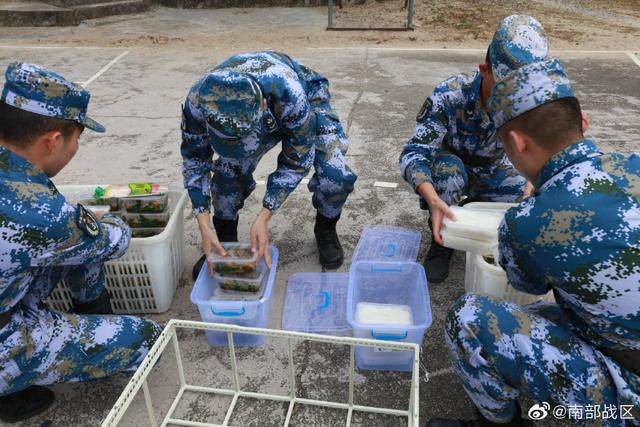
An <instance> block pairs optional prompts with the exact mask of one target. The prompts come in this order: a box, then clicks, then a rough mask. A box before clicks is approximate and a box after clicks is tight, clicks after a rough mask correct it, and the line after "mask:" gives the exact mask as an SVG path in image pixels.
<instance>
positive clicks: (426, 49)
mask: <svg viewBox="0 0 640 427" xmlns="http://www.w3.org/2000/svg"><path fill="white" fill-rule="evenodd" d="M306 49H307V50H364V49H369V50H380V51H401V50H402V51H416V52H480V53H482V52H486V51H487V49H476V48H444V47H374V46H361V47H307V48H306ZM551 53H595V54H612V55H615V54H628V53H629V52H628V51H626V50H563V49H559V50H552V51H551Z"/></svg>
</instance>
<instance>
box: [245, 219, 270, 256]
mask: <svg viewBox="0 0 640 427" xmlns="http://www.w3.org/2000/svg"><path fill="white" fill-rule="evenodd" d="M271 215H272V213H271V211H270V210H268V209H266V208H263V209H262V211H260V214H258V217H257V218H256V220H255V221H254V222H253V225H252V226H251V231H250V232H249V234H250V236H251V250H252V251H253V252H255V251H258V262H259V261H260V260H261V259H262V258H263V257H264V262H265V263H266V264H267V267H269V268H271V253H270V252H269V219H271Z"/></svg>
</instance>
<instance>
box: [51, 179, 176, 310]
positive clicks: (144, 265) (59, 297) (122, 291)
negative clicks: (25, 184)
mask: <svg viewBox="0 0 640 427" xmlns="http://www.w3.org/2000/svg"><path fill="white" fill-rule="evenodd" d="M95 188H96V186H95V185H69V186H62V185H61V186H58V190H59V191H60V192H61V193H62V194H64V195H65V196H66V197H68V198H70V199H75V200H77V199H78V198H82V197H84V198H86V197H90V196H91V194H92V192H93V189H95ZM186 198H187V193H186V191H184V190H170V191H169V207H170V209H171V217H170V218H169V222H168V223H167V225H166V227H165V228H164V230H163V231H162V233H160V234H158V235H156V236H151V237H145V238H132V239H131V244H130V245H129V249H128V250H127V252H126V253H125V254H124V256H122V257H121V258H119V259H116V260H112V261H108V262H106V263H105V277H106V286H107V290H108V291H109V295H110V296H111V308H112V309H113V311H114V313H118V314H121V313H131V314H136V313H139V314H144V313H163V312H165V311H167V310H168V309H169V308H170V307H171V301H172V299H173V294H174V292H175V290H176V286H177V284H178V282H179V281H180V276H181V275H182V269H183V264H182V257H183V252H184V218H183V208H184V205H185V202H186ZM48 304H49V307H50V308H51V309H53V310H58V311H69V309H70V308H71V305H72V301H71V291H70V290H69V286H68V285H67V283H65V282H64V281H61V282H60V283H59V284H58V286H57V287H56V288H55V289H54V290H53V292H52V293H51V295H50V296H49V300H48Z"/></svg>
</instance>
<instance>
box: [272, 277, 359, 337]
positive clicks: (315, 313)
mask: <svg viewBox="0 0 640 427" xmlns="http://www.w3.org/2000/svg"><path fill="white" fill-rule="evenodd" d="M348 286H349V274H348V273H295V274H293V275H291V277H290V278H289V284H288V285H287V295H286V298H285V302H284V313H283V315H282V329H287V330H290V331H300V332H313V333H319V334H325V335H337V336H341V335H349V334H350V332H351V326H350V325H349V323H348V322H347V288H348Z"/></svg>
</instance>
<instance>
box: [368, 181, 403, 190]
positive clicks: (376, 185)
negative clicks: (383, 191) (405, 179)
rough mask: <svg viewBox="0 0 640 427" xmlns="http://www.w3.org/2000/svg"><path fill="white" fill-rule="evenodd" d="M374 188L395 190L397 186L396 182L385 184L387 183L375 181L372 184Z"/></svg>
mask: <svg viewBox="0 0 640 427" xmlns="http://www.w3.org/2000/svg"><path fill="white" fill-rule="evenodd" d="M373 186H374V187H383V188H396V187H397V186H398V183H397V182H387V181H376V182H374V183H373Z"/></svg>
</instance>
